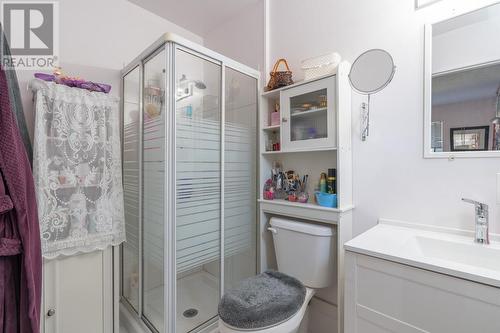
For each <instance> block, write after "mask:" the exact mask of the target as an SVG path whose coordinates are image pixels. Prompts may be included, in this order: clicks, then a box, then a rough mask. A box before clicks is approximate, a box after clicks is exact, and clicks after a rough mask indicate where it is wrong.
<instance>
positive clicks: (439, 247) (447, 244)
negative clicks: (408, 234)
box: [406, 236, 500, 273]
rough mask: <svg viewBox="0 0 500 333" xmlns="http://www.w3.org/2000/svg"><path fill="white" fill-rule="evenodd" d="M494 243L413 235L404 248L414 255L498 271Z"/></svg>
mask: <svg viewBox="0 0 500 333" xmlns="http://www.w3.org/2000/svg"><path fill="white" fill-rule="evenodd" d="M494 245H495V244H494ZM494 245H493V246H491V245H489V246H488V245H482V244H476V243H474V242H473V241H472V240H470V241H467V242H461V241H459V240H454V241H452V240H447V239H439V238H434V237H428V236H415V237H413V238H412V239H411V240H410V241H409V242H408V244H406V250H407V251H408V252H409V253H410V252H411V251H414V252H413V254H414V255H416V256H420V257H424V258H428V259H434V260H440V261H441V260H442V261H446V262H449V263H450V264H458V265H468V266H471V267H474V268H481V269H489V270H494V271H497V272H499V273H500V248H496V247H495V246H494Z"/></svg>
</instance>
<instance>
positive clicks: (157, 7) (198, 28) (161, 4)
mask: <svg viewBox="0 0 500 333" xmlns="http://www.w3.org/2000/svg"><path fill="white" fill-rule="evenodd" d="M128 1H130V2H132V3H134V4H136V5H138V6H140V7H142V8H144V9H146V10H148V11H150V12H153V13H155V14H157V15H159V16H161V17H163V18H164V19H166V20H168V21H170V22H172V23H175V24H177V25H178V26H181V27H183V28H184V29H187V30H189V31H191V32H193V33H195V34H197V35H198V36H200V37H202V38H203V37H204V36H205V35H206V34H207V33H208V32H210V31H211V30H213V29H214V28H216V27H217V26H218V25H220V24H221V22H225V21H228V20H230V19H231V18H233V17H235V16H237V15H238V14H239V13H241V12H243V11H244V10H245V9H246V8H248V7H250V6H252V5H256V4H257V3H259V2H261V1H262V0H210V1H206V0H181V1H179V0H128Z"/></svg>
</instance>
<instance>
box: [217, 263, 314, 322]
mask: <svg viewBox="0 0 500 333" xmlns="http://www.w3.org/2000/svg"><path fill="white" fill-rule="evenodd" d="M305 296H306V288H305V287H304V286H303V285H302V283H301V282H300V281H299V280H297V279H295V278H293V277H291V276H288V275H286V274H283V273H280V272H276V271H266V272H264V273H262V274H260V275H257V276H254V277H251V278H248V279H245V280H243V281H241V282H240V283H239V284H238V285H237V286H236V287H235V288H233V289H231V290H228V291H226V293H225V294H224V296H223V297H222V299H221V301H220V303H219V317H220V318H221V319H222V320H223V321H224V322H225V323H226V324H228V325H230V326H232V327H235V328H241V329H259V328H263V327H268V326H272V325H276V324H278V323H280V322H283V321H286V320H287V319H289V318H290V317H292V316H293V315H294V314H296V313H297V311H299V309H300V307H301V306H302V304H303V303H304V298H305Z"/></svg>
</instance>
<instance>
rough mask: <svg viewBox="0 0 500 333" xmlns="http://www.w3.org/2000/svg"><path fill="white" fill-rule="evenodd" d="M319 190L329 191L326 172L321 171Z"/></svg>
mask: <svg viewBox="0 0 500 333" xmlns="http://www.w3.org/2000/svg"><path fill="white" fill-rule="evenodd" d="M319 191H320V192H323V193H326V191H327V184H326V173H324V172H322V173H321V178H320V179H319Z"/></svg>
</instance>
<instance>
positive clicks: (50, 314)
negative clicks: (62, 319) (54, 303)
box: [47, 309, 56, 317]
mask: <svg viewBox="0 0 500 333" xmlns="http://www.w3.org/2000/svg"><path fill="white" fill-rule="evenodd" d="M55 314H56V310H55V309H50V310H49V311H47V316H48V317H52V316H53V315H55Z"/></svg>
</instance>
